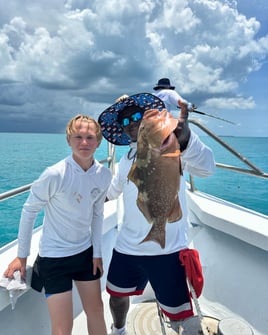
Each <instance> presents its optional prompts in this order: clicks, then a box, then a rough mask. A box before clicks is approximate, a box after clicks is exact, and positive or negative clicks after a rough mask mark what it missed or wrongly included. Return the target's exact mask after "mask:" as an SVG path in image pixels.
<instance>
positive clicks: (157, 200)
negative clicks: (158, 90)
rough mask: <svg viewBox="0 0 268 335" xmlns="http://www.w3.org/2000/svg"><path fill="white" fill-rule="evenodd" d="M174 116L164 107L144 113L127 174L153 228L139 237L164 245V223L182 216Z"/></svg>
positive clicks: (178, 158) (178, 153)
mask: <svg viewBox="0 0 268 335" xmlns="http://www.w3.org/2000/svg"><path fill="white" fill-rule="evenodd" d="M177 122H178V121H177V120H176V119H174V118H173V116H172V115H171V114H170V113H169V112H168V111H167V110H163V111H159V110H148V111H146V112H145V113H144V116H143V119H142V122H141V124H140V128H139V132H138V139H137V158H136V161H135V163H134V164H133V165H132V168H131V170H130V172H129V174H128V178H129V179H130V180H131V181H132V182H134V184H135V185H136V186H137V188H138V197H137V206H138V207H139V209H140V211H141V212H142V213H143V215H144V216H145V218H146V220H147V222H148V224H152V228H151V230H150V232H149V233H148V235H147V236H146V237H145V238H144V239H143V240H142V241H141V243H144V242H146V241H154V242H156V243H158V244H159V245H160V246H161V248H164V247H165V236H166V223H168V222H174V221H178V220H179V219H180V218H181V215H182V213H181V207H180V203H179V198H178V192H179V185H180V175H181V166H180V151H179V144H178V141H177V138H176V136H175V134H174V133H173V131H174V129H175V128H176V126H177Z"/></svg>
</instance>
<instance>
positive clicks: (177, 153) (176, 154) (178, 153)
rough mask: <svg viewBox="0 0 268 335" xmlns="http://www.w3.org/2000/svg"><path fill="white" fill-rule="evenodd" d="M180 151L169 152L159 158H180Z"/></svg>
mask: <svg viewBox="0 0 268 335" xmlns="http://www.w3.org/2000/svg"><path fill="white" fill-rule="evenodd" d="M180 153H181V152H180V150H176V151H175V152H169V153H167V154H163V155H161V157H179V156H180Z"/></svg>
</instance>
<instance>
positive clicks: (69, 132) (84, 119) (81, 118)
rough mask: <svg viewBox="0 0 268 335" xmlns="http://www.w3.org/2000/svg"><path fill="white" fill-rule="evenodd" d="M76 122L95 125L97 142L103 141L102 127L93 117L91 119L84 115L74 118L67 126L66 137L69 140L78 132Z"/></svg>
mask: <svg viewBox="0 0 268 335" xmlns="http://www.w3.org/2000/svg"><path fill="white" fill-rule="evenodd" d="M76 121H80V122H88V123H93V124H94V125H95V128H96V137H97V141H98V142H99V143H100V142H101V140H102V132H101V127H100V125H99V123H98V122H97V121H96V120H95V119H93V118H92V117H90V116H88V115H83V114H78V115H76V116H74V117H73V118H72V119H71V120H70V121H69V122H68V124H67V126H66V137H67V140H69V139H70V136H71V135H72V134H73V133H74V132H75V131H76V127H75V122H76Z"/></svg>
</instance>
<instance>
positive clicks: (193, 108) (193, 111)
mask: <svg viewBox="0 0 268 335" xmlns="http://www.w3.org/2000/svg"><path fill="white" fill-rule="evenodd" d="M177 108H179V109H180V108H181V107H177ZM196 108H197V106H195V105H193V107H192V108H191V109H190V110H189V112H190V113H197V114H201V115H205V116H209V117H213V118H214V119H218V120H221V121H225V122H228V123H231V124H234V125H236V123H234V122H232V121H229V120H226V119H223V118H222V117H219V116H215V115H212V114H207V113H204V112H200V111H199V110H197V109H196Z"/></svg>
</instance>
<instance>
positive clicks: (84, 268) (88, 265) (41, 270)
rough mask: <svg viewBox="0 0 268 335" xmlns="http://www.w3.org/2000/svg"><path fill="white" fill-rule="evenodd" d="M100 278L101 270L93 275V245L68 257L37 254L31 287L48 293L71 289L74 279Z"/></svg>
mask: <svg viewBox="0 0 268 335" xmlns="http://www.w3.org/2000/svg"><path fill="white" fill-rule="evenodd" d="M98 278H100V271H99V270H98V272H97V273H96V275H93V247H92V246H91V247H90V248H89V249H87V250H85V251H83V252H81V253H79V254H76V255H73V256H68V257H58V258H52V257H40V256H39V255H38V256H37V258H36V260H35V263H34V266H33V273H32V280H31V287H32V288H33V289H34V290H36V291H39V292H41V291H42V289H43V287H44V288H45V293H46V295H50V294H55V293H62V292H66V291H70V290H71V289H72V287H73V280H78V281H91V280H95V279H98Z"/></svg>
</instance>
